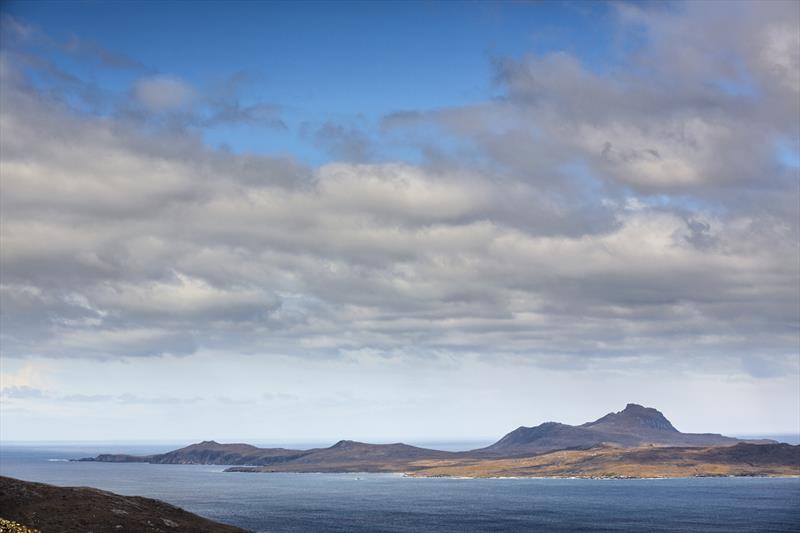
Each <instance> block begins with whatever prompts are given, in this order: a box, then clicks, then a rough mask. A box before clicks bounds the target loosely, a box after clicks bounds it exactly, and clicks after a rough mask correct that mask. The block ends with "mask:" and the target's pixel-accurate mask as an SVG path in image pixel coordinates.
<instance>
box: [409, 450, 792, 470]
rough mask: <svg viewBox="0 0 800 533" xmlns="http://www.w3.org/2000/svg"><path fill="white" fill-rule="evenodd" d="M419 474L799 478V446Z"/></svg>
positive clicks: (560, 458)
mask: <svg viewBox="0 0 800 533" xmlns="http://www.w3.org/2000/svg"><path fill="white" fill-rule="evenodd" d="M414 466H415V468H414V470H412V471H410V472H409V475H411V476H420V477H581V478H668V477H706V476H800V446H792V445H789V444H748V443H739V444H736V445H734V446H726V447H719V446H716V447H709V448H697V447H658V446H645V447H639V448H616V447H601V448H594V449H591V450H561V451H555V452H549V453H545V454H541V455H535V456H532V457H519V458H503V459H475V458H473V459H470V458H463V459H457V460H449V461H422V462H419V463H417V464H415V465H414Z"/></svg>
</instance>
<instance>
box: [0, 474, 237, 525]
mask: <svg viewBox="0 0 800 533" xmlns="http://www.w3.org/2000/svg"><path fill="white" fill-rule="evenodd" d="M0 516H2V518H5V519H7V520H12V521H14V522H17V523H19V524H22V525H25V526H27V527H31V528H35V529H37V530H39V531H41V532H42V533H62V532H65V531H68V532H78V531H91V532H93V533H119V532H120V531H131V532H133V531H135V532H141V533H167V532H170V533H246V530H244V529H240V528H238V527H233V526H228V525H225V524H220V523H218V522H214V521H212V520H208V519H206V518H203V517H201V516H197V515H195V514H192V513H190V512H188V511H184V510H183V509H180V508H178V507H175V506H173V505H170V504H168V503H164V502H162V501H159V500H153V499H150V498H141V497H138V496H121V495H119V494H114V493H112V492H105V491H102V490H98V489H92V488H88V487H56V486H54V485H47V484H44V483H33V482H30V481H22V480H19V479H14V478H9V477H1V476H0Z"/></svg>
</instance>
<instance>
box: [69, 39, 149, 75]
mask: <svg viewBox="0 0 800 533" xmlns="http://www.w3.org/2000/svg"><path fill="white" fill-rule="evenodd" d="M64 50H65V51H67V52H68V53H70V54H75V55H80V56H84V57H87V58H89V59H92V60H94V61H98V62H99V63H101V64H102V65H104V66H106V67H111V68H115V69H143V68H144V65H142V63H140V62H139V61H137V60H136V59H133V58H132V57H129V56H127V55H125V54H121V53H119V52H114V51H112V50H109V49H107V48H104V47H102V46H100V45H98V44H97V43H93V42H90V41H86V40H84V39H81V38H79V37H78V36H77V35H70V36H69V38H68V39H67V41H66V43H64Z"/></svg>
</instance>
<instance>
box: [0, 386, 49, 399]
mask: <svg viewBox="0 0 800 533" xmlns="http://www.w3.org/2000/svg"><path fill="white" fill-rule="evenodd" d="M0 396H2V397H3V398H10V399H13V400H26V399H30V398H43V397H44V392H42V391H41V390H40V389H35V388H33V387H28V386H26V385H15V386H12V387H3V389H2V390H0Z"/></svg>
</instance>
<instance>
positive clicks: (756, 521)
mask: <svg viewBox="0 0 800 533" xmlns="http://www.w3.org/2000/svg"><path fill="white" fill-rule="evenodd" d="M171 448H174V446H166V447H163V446H162V447H158V446H124V447H120V446H117V447H109V446H102V447H100V446H97V447H91V446H86V445H84V446H55V445H51V446H10V445H3V446H0V474H2V475H5V476H11V477H16V478H20V479H25V480H29V481H41V482H45V483H52V484H55V485H65V486H68V485H72V486H74V485H83V486H91V487H97V488H100V489H104V490H109V491H113V492H117V493H120V494H127V495H138V496H147V497H151V498H158V499H160V500H164V501H167V502H169V503H172V504H174V505H177V506H180V507H183V508H184V509H187V510H188V511H191V512H194V513H197V514H200V515H202V516H205V517H208V518H211V519H214V520H218V521H220V522H225V523H228V524H233V525H237V526H240V527H243V528H246V529H250V530H253V531H258V532H311V533H313V532H381V531H386V532H389V531H395V532H428V531H432V532H453V533H456V532H457V533H461V532H489V531H542V532H545V531H631V532H633V531H636V532H640V531H692V532H711V531H715V532H716V531H718V532H725V533H728V532H734V531H736V532H740V531H741V532H747V531H759V532H760V531H775V532H779V531H787V532H788V531H800V479H785V478H784V479H776V478H773V479H769V478H690V479H658V480H586V479H443V478H433V479H420V478H407V477H403V476H402V475H398V474H287V473H275V474H249V473H226V472H223V470H224V467H221V466H198V465H150V464H139V463H120V464H114V463H91V462H68V461H64V459H71V458H76V457H86V456H93V455H96V454H97V453H101V452H103V453H105V452H110V453H134V454H146V453H157V452H163V451H167V450H169V449H171Z"/></svg>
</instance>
